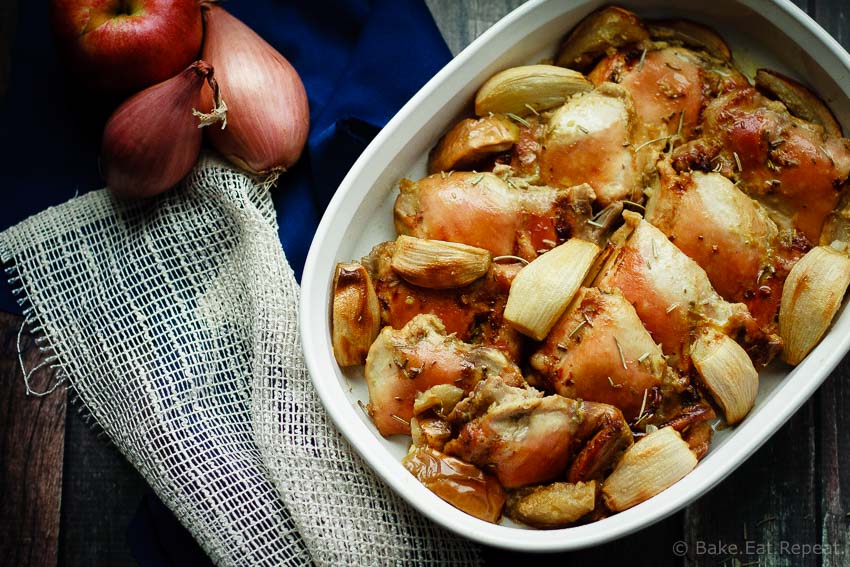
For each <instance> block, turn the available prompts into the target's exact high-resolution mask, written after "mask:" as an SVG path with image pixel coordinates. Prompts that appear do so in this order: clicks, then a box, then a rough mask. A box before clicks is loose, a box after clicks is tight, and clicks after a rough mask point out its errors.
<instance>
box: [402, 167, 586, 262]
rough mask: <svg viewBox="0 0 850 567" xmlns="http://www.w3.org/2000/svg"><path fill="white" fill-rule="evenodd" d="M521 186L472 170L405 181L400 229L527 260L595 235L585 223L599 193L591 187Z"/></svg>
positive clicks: (416, 234) (515, 182) (405, 232)
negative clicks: (586, 236)
mask: <svg viewBox="0 0 850 567" xmlns="http://www.w3.org/2000/svg"><path fill="white" fill-rule="evenodd" d="M522 183H523V182H522V181H521V180H518V179H511V178H507V179H502V178H501V177H499V176H497V175H495V174H493V173H473V172H454V173H452V174H435V175H429V176H428V177H426V178H424V179H421V180H419V181H417V182H413V181H409V180H403V181H402V182H401V183H400V184H399V188H400V190H401V193H400V194H399V196H398V199H396V203H395V226H396V229H397V230H398V232H399V234H407V235H411V236H417V237H419V238H432V239H437V240H449V241H452V242H461V243H464V244H469V245H472V246H477V247H480V248H484V249H486V250H489V251H490V252H492V253H493V255H494V256H506V255H515V256H520V257H522V258H525V259H526V260H531V259H534V258H536V257H537V256H538V254H539V251H544V250H549V249H551V248H554V247H555V246H557V245H558V244H560V243H562V242H564V241H565V240H566V239H568V238H570V237H571V236H582V235H585V234H587V233H589V232H590V231H592V229H593V227H592V226H590V225H588V224H587V220H589V219H590V218H591V217H592V216H593V212H592V207H591V202H592V201H593V199H594V198H595V194H594V192H593V189H591V188H590V186H589V185H579V186H576V187H571V188H567V189H556V188H552V187H544V186H525V187H523V186H521V185H520V184H522ZM526 185H527V184H526Z"/></svg>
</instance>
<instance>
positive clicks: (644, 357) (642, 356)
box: [637, 352, 649, 362]
mask: <svg viewBox="0 0 850 567" xmlns="http://www.w3.org/2000/svg"><path fill="white" fill-rule="evenodd" d="M647 358H649V353H648V352H645V353H643V354H642V355H640V356H639V357H638V359H637V361H638V362H643V361H644V360H646V359H647Z"/></svg>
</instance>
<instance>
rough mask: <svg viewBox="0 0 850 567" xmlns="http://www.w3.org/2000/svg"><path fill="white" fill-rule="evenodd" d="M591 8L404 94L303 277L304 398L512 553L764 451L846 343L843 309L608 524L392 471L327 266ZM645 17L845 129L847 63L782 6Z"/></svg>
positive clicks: (515, 30)
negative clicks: (492, 80)
mask: <svg viewBox="0 0 850 567" xmlns="http://www.w3.org/2000/svg"><path fill="white" fill-rule="evenodd" d="M606 3H607V2H604V1H602V0H589V1H582V0H574V1H564V0H532V1H531V2H528V3H527V4H525V5H523V6H521V7H520V8H519V9H517V10H515V11H514V12H513V13H511V14H510V15H508V16H507V17H506V18H504V19H503V20H501V21H500V22H499V23H497V24H496V25H494V26H493V27H492V28H491V29H489V30H488V31H487V32H486V33H484V34H483V35H482V36H481V37H479V38H478V39H477V40H476V41H475V42H473V43H472V44H471V45H470V46H469V47H468V48H466V49H465V50H464V51H463V52H462V53H461V54H460V55H458V56H457V57H456V58H455V59H454V60H452V61H451V62H450V63H449V64H448V65H447V66H446V67H445V68H444V69H443V70H442V71H440V72H439V73H438V74H437V75H436V76H435V77H434V78H433V79H432V80H431V81H429V82H428V84H427V85H425V86H424V87H423V88H422V90H420V91H419V93H417V94H416V96H414V97H413V98H412V99H411V100H410V101H409V102H408V103H407V104H406V105H405V106H404V108H402V109H401V111H399V113H398V114H397V115H396V116H395V117H394V118H393V120H392V121H391V122H390V123H389V124H388V125H387V126H386V127H385V128H384V129H383V130H382V131H381V133H380V134H379V135H378V136H377V137H376V138H375V140H374V141H373V142H372V143H371V144H370V145H369V147H368V148H367V149H366V151H365V152H364V153H363V155H362V156H360V158H359V159H358V160H357V162H356V163H355V164H354V166H353V167H352V169H351V171H350V172H349V173H348V175H347V176H346V177H345V179H344V180H343V182H342V184H341V185H340V187H339V189H338V190H337V192H336V195H335V196H334V198H333V200H332V201H331V203H330V205H329V206H328V209H327V211H326V212H325V214H324V217H323V218H322V221H321V223H320V225H319V228H318V230H317V232H316V236H315V239H314V240H313V244H312V246H311V248H310V253H309V256H308V258H307V263H306V266H305V269H304V276H303V279H302V300H301V309H300V318H301V321H300V324H301V333H302V343H303V346H304V354H305V358H306V362H307V366H308V368H309V371H310V375H311V377H312V379H313V383H314V384H315V387H316V390H317V391H318V394H319V396H320V398H321V400H322V402H323V403H324V406H325V408H326V409H327V411H328V413H329V414H330V415H331V417H332V418H333V420H334V422H335V423H336V425H337V427H338V428H339V429H340V430H341V431H342V432H343V433H344V434H345V436H346V437H347V438H348V440H349V441H350V442H351V444H352V445H353V446H354V448H355V449H356V450H357V451H358V452H359V453H360V455H362V457H363V458H364V459H365V460H366V462H367V463H369V465H370V466H371V467H372V468H373V469H374V470H375V471H376V473H377V474H378V475H380V476H381V477H382V478H383V479H384V480H385V481H386V483H387V484H388V485H389V486H390V487H391V488H392V489H393V490H395V491H396V492H398V493H399V494H400V495H401V496H402V497H404V498H405V499H406V500H407V501H408V502H410V503H411V504H412V505H413V506H415V507H416V508H417V509H418V510H420V511H421V512H422V513H423V514H425V515H426V516H428V517H430V518H431V519H432V520H434V521H435V522H438V523H439V524H442V525H443V526H445V527H447V528H449V529H451V530H453V531H454V532H456V533H458V534H461V535H463V536H465V537H468V538H471V539H473V540H476V541H479V542H482V543H485V544H489V545H494V546H499V547H505V548H510V549H515V550H522V551H538V552H542V551H558V550H569V549H576V548H580V547H586V546H591V545H594V544H599V543H602V542H605V541H609V540H612V539H614V538H617V537H621V536H623V535H626V534H628V533H631V532H634V531H636V530H639V529H641V528H645V527H647V526H648V525H650V524H652V523H653V522H656V521H658V520H660V519H662V518H664V517H665V516H667V515H669V514H671V513H673V512H675V511H676V510H678V509H680V508H682V507H684V506H686V505H687V504H688V503H690V502H692V501H693V500H695V499H696V498H698V497H699V496H701V495H702V494H705V492H706V491H708V490H710V489H711V488H712V487H713V486H714V485H716V484H717V483H718V482H720V481H721V480H722V479H723V478H724V477H726V476H727V475H728V474H730V473H731V472H732V471H733V470H735V468H736V467H738V466H739V465H740V464H741V463H742V462H743V461H744V460H745V459H747V457H749V456H750V455H752V454H753V453H754V452H755V450H756V449H757V448H758V447H759V446H760V445H761V444H762V443H764V442H765V441H766V440H767V439H768V438H769V437H770V436H771V435H772V434H773V433H774V432H775V431H776V430H777V429H778V428H779V427H780V426H781V425H782V424H783V423H785V421H786V420H787V419H788V418H789V417H790V416H791V415H792V414H793V413H794V412H795V411H796V410H797V409H798V408H799V407H800V406H801V405H802V404H803V403H804V402H805V401H806V399H808V397H809V396H810V395H811V394H812V393H813V392H814V390H815V389H817V387H818V386H819V385H820V384H821V383H822V382H823V381H824V380H825V379H826V377H827V376H828V375H829V373H830V372H831V371H832V370H833V368H835V366H836V365H837V364H838V362H840V361H841V359H842V358H843V357H844V355H845V354H846V353H847V351H848V347H850V310H847V309H843V310H842V311H841V313H840V316H839V317H838V318H837V320H836V322H835V323H834V325H833V328H832V329H831V331H830V332H829V333H828V334H827V336H826V337H825V338H824V339H823V340H822V341H821V343H820V345H819V346H818V347H817V348H816V349H815V350H814V351H813V352H812V353H811V354H810V355H809V356H808V357H807V358H806V360H804V361H803V363H802V364H800V365H799V366H798V367H796V368H794V369H793V370H792V369H790V368H789V367H787V366H783V365H781V364H776V365H773V366H772V367H771V368H768V369H767V370H765V371H762V373H761V386H760V390H759V396H758V399H757V402H756V406H755V408H754V409H753V410H752V411H751V412H750V414H749V416H748V417H747V418H746V420H745V421H744V422H743V423H741V424H739V425H738V426H737V427H735V428H732V429H727V430H723V431H718V433H717V435H716V436H715V440H714V442H713V444H712V447H711V450H710V452H709V454H708V455H707V456H706V457H705V458H704V459H703V460H702V461H701V462H700V463H699V465H698V466H697V468H696V469H695V470H694V471H693V472H691V473H690V474H689V475H688V476H686V477H685V478H684V479H683V480H681V481H680V482H678V483H677V484H675V485H674V486H672V487H671V488H669V489H668V490H666V491H664V492H662V493H661V494H659V495H658V496H655V497H654V498H652V499H650V500H648V501H646V502H644V503H642V504H640V505H638V506H636V507H634V508H632V509H630V510H627V511H625V512H621V513H619V514H616V515H614V516H611V517H610V518H606V519H604V520H601V521H599V522H595V523H592V524H588V525H583V526H578V527H573V528H565V529H559V530H547V531H541V530H531V529H527V528H524V527H519V526H516V525H514V524H512V523H510V522H509V521H507V522H503V524H502V525H494V524H490V523H487V522H484V521H481V520H478V519H476V518H474V517H472V516H469V515H467V514H465V513H463V512H461V511H459V510H457V509H456V508H454V507H452V506H451V505H449V504H447V503H446V502H444V501H443V500H441V499H440V498H438V497H437V496H436V495H434V494H433V493H431V492H430V491H429V490H428V489H426V488H425V487H424V486H423V485H421V484H420V483H419V481H418V480H416V479H415V478H414V477H413V476H412V475H411V474H410V473H408V472H407V471H406V470H405V469H404V468H403V467H402V465H401V463H400V460H401V458H402V456H403V455H404V454H405V452H406V450H407V445H408V443H409V439H408V438H407V437H404V438H401V437H399V438H397V439H389V440H388V439H384V438H382V437H381V436H380V435H379V434H378V433H377V430H376V429H375V428H374V426H373V425H372V423H371V422H370V421H369V419H368V417H366V415H365V414H364V413H363V411H362V410H361V409H360V408H359V407H358V404H357V401H358V400H362V401H364V402H367V401H368V392H367V390H366V386H365V383H364V381H363V377H362V367H361V368H357V369H353V370H346V371H342V370H341V369H340V368H339V367H338V366H337V364H336V362H335V361H334V357H333V351H332V347H331V340H330V315H329V307H330V291H331V283H332V282H331V280H332V274H333V268H334V265H335V264H336V263H337V262H339V261H346V260H350V259H356V258H359V257H361V256H362V255H365V254H366V253H368V252H369V250H370V249H371V247H372V246H373V245H375V244H377V243H378V242H382V241H385V240H391V239H394V238H395V236H396V234H395V230H394V227H393V218H392V205H393V202H394V200H395V196H396V194H397V192H398V191H397V182H398V180H399V179H400V178H402V177H405V176H408V177H411V178H419V177H422V176H424V175H425V159H426V156H427V153H428V151H429V149H430V148H431V147H432V146H433V145H434V143H435V142H436V141H437V140H438V138H439V136H440V135H441V134H442V132H444V131H445V130H446V129H447V128H448V127H449V125H450V124H452V123H453V121H454V120H455V119H456V118H457V117H458V116H459V115H460V114H461V113H462V112H463V110H464V109H465V108H467V105H469V104H470V101H471V99H472V98H473V97H474V93H475V91H476V90H477V89H478V87H479V86H480V85H481V84H482V83H483V82H484V81H485V80H486V79H487V78H488V77H490V76H491V75H492V74H493V73H495V72H496V71H499V70H501V69H504V68H506V67H510V66H513V65H519V64H526V63H533V62H537V61H539V60H540V59H542V58H545V57H551V56H553V55H554V53H555V50H556V48H557V45H558V44H559V42H560V40H561V39H562V37H563V36H564V34H565V32H566V31H568V30H569V29H571V28H572V27H573V26H574V25H575V24H576V23H577V22H578V21H580V20H581V19H582V18H583V17H584V16H586V15H587V14H588V13H590V12H592V11H593V10H595V9H597V8H599V7H600V6H602V5H605V4H606ZM618 4H619V5H622V6H624V7H626V8H629V9H631V10H634V11H635V12H637V13H638V14H639V15H640V16H643V17H646V18H655V17H667V18H672V17H675V18H687V19H692V20H695V21H698V22H701V23H704V24H706V25H708V26H710V27H712V28H713V29H715V30H716V31H718V32H719V33H720V34H721V35H723V36H724V38H725V39H726V40H727V42H728V43H729V44H730V45H731V46H732V48H733V52H734V54H735V59H736V62H737V63H738V65H739V66H740V67H741V68H742V70H744V71H745V72H746V73H747V74H748V75H750V76H752V74H753V72H754V70H755V68H756V67H759V66H766V67H770V68H773V69H777V70H779V71H782V72H784V73H786V74H788V75H791V76H794V77H796V78H798V79H802V80H803V81H804V82H806V83H808V84H810V85H811V86H812V87H813V88H814V90H815V91H816V92H818V93H819V94H820V96H821V97H822V98H823V99H824V100H825V101H826V102H827V104H829V105H830V107H831V108H832V110H833V111H834V112H835V114H836V116H837V118H838V119H839V121H840V122H841V123H842V124H843V125H844V126H845V128H846V127H847V125H848V124H850V80H848V79H850V56H848V54H847V53H846V52H845V51H844V50H843V49H842V48H841V46H840V45H839V44H838V43H837V42H836V41H835V40H834V39H833V38H832V37H831V36H829V34H827V33H826V32H825V31H824V30H823V29H821V28H820V27H819V26H818V25H817V24H816V23H815V22H814V21H812V20H811V19H810V18H809V17H808V16H806V14H804V13H803V12H802V11H801V10H799V9H798V8H797V7H796V6H794V5H793V4H791V3H790V2H788V1H787V0H714V1H712V2H705V3H703V2H700V3H697V2H693V3H685V2H678V1H676V0H623V1H622V2H619V3H618Z"/></svg>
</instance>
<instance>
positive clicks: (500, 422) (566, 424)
mask: <svg viewBox="0 0 850 567" xmlns="http://www.w3.org/2000/svg"><path fill="white" fill-rule="evenodd" d="M448 419H449V422H450V423H452V425H453V427H455V428H457V429H458V431H459V433H458V435H457V437H456V438H455V439H452V440H451V441H449V442H448V443H447V444H446V446H445V452H446V453H447V454H449V455H454V456H457V457H459V458H460V459H462V460H464V461H466V462H469V463H472V464H474V465H476V466H478V467H480V468H481V469H482V470H484V471H490V472H492V473H493V474H495V476H496V477H497V478H498V479H499V482H500V483H501V484H502V486H504V487H505V488H517V487H521V486H527V485H530V484H538V483H541V482H547V481H551V480H555V479H557V478H561V477H563V476H564V474H565V473H566V475H567V478H568V481H569V482H578V481H580V480H591V479H593V478H595V477H597V476H599V475H601V474H603V473H604V472H607V470H608V469H609V468H610V467H611V466H612V465H613V463H614V461H615V459H616V457H617V456H619V454H620V453H621V452H622V451H623V450H624V449H625V448H627V447H628V446H629V445H631V444H632V435H631V431H630V430H629V428H628V425H627V424H626V422H625V420H624V419H623V416H622V414H621V413H620V411H619V410H617V409H616V408H614V407H612V406H607V405H605V404H595V403H593V402H580V401H577V400H572V399H568V398H564V397H562V396H558V395H553V396H544V395H543V393H542V392H539V391H537V390H535V389H534V388H530V387H517V386H514V385H511V384H509V383H508V382H507V381H505V380H504V379H503V378H501V377H499V376H491V377H489V378H487V379H486V380H484V381H482V382H480V383H479V385H478V386H476V388H475V390H474V391H473V393H472V395H471V396H469V397H468V398H466V399H465V400H463V401H462V402H460V403H459V404H458V405H457V406H455V408H454V410H453V411H452V413H451V414H450V415H449V418H448ZM568 468H569V472H567V469H568Z"/></svg>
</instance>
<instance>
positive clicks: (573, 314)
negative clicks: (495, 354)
mask: <svg viewBox="0 0 850 567" xmlns="http://www.w3.org/2000/svg"><path fill="white" fill-rule="evenodd" d="M531 366H532V367H533V368H534V369H535V370H536V371H537V372H539V373H540V375H541V376H542V377H543V378H544V380H545V382H546V383H547V384H548V385H550V386H551V387H552V388H553V389H554V390H555V392H557V393H558V394H560V395H562V396H565V397H568V398H577V399H581V400H588V401H592V402H602V403H606V404H610V405H613V406H616V407H618V408H619V409H620V410H621V411H622V412H623V417H625V419H626V420H628V421H632V420H634V419H635V418H636V417H638V414H639V413H640V411H641V409H643V410H644V411H647V410H652V407H651V406H652V404H650V407H647V405H646V402H647V399H649V400H652V401H653V402H654V401H655V400H657V399H658V398H659V395H658V394H659V393H660V389H661V385H662V382H663V381H664V378H665V374H666V373H667V371H668V369H667V364H666V362H665V360H664V356H663V354H662V352H661V348H660V347H659V346H658V345H657V344H655V341H654V340H653V339H652V336H651V335H650V334H649V332H647V330H646V329H645V328H644V327H643V324H642V323H641V320H640V319H639V318H638V316H637V313H635V310H634V307H632V305H631V304H630V303H629V302H628V301H626V299H625V298H624V297H623V294H622V293H621V292H620V291H619V290H612V291H610V292H603V291H601V290H599V289H596V288H582V289H581V290H580V291H579V293H578V295H577V297H576V299H575V300H574V301H573V304H572V307H571V308H570V309H569V310H568V311H567V313H565V314H564V315H563V317H561V319H560V320H559V321H558V323H557V324H556V325H555V327H554V328H553V329H552V331H550V332H549V336H548V338H547V339H546V342H545V343H544V344H543V346H542V347H541V348H540V350H538V351H537V352H536V353H535V354H534V355H533V356H532V357H531ZM648 392H653V394H652V395H651V396H647V393H648Z"/></svg>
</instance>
